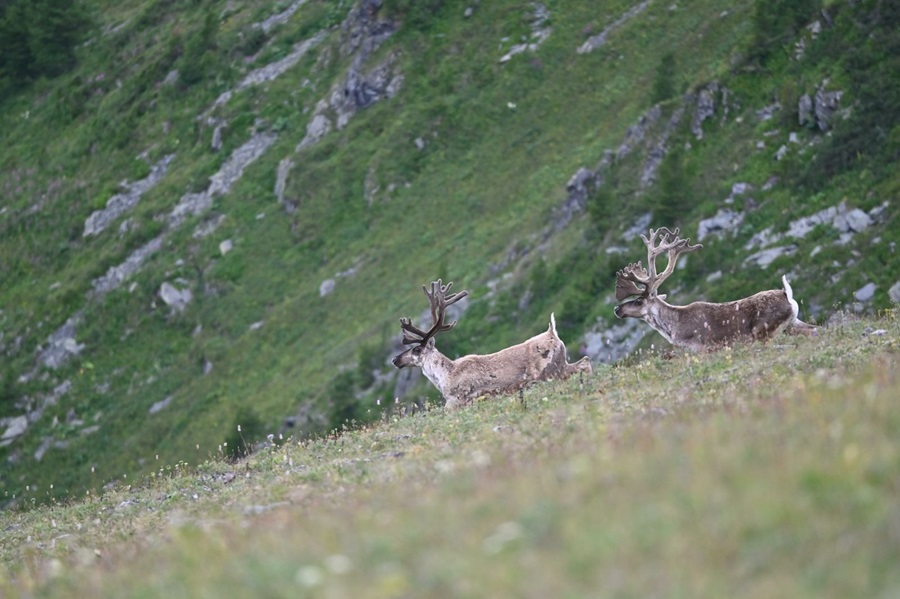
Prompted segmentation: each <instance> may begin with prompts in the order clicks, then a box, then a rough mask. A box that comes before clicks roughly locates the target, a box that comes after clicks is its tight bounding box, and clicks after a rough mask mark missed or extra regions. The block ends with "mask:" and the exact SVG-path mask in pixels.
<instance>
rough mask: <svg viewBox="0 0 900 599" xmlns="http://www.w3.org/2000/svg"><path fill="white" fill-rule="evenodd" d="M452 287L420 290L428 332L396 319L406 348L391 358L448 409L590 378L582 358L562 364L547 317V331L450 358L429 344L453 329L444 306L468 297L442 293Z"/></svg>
mask: <svg viewBox="0 0 900 599" xmlns="http://www.w3.org/2000/svg"><path fill="white" fill-rule="evenodd" d="M452 285H453V283H452V282H451V283H447V284H446V285H444V284H443V283H442V282H441V280H440V279H438V280H437V281H435V282H433V283H432V284H431V293H429V292H428V289H427V288H426V287H425V286H424V285H422V290H423V291H424V292H425V296H426V297H427V298H428V301H429V303H430V304H431V319H432V325H431V328H430V329H428V330H427V331H423V330H421V329H418V328H416V327H415V326H413V324H412V321H411V320H410V319H409V318H401V319H400V328H401V329H402V331H403V339H402V341H403V344H404V345H411V346H413V347H411V348H410V349H408V350H406V351H404V352H403V353H401V354H400V355H398V356H397V357H395V358H394V359H393V361H392V362H393V364H394V366H396V367H397V368H404V367H406V366H418V367H419V368H421V369H422V372H423V373H424V374H425V376H426V377H427V378H428V380H429V381H431V383H432V384H433V385H434V386H435V387H437V389H438V391H440V392H441V395H442V396H443V397H444V399H445V400H446V402H447V403H446V405H447V407H448V408H456V407H459V406H463V405H466V404H468V403H470V402H471V401H472V400H473V399H475V398H477V397H480V396H483V395H497V394H502V393H511V392H513V391H516V390H519V389H522V388H523V387H525V386H526V385H528V384H529V383H531V382H535V381H549V380H553V379H565V378H568V377H570V376H571V375H573V374H574V373H576V372H578V373H582V374H584V373H586V374H588V375H590V374H591V362H590V359H589V358H587V357H584V358H582V359H581V360H579V361H578V362H575V363H574V364H569V363H568V362H567V360H566V346H565V344H564V343H563V342H562V340H561V339H560V338H559V335H558V334H557V333H556V319H555V318H554V317H553V314H551V315H550V328H549V329H548V330H547V331H546V332H544V333H541V334H540V335H536V336H535V337H532V338H531V339H529V340H528V341H525V342H524V343H520V344H518V345H514V346H512V347H508V348H506V349H503V350H501V351H498V352H496V353H493V354H488V355H484V356H482V355H469V356H463V357H461V358H457V359H456V360H451V359H450V358H448V357H447V356H445V355H444V354H442V353H441V352H439V351H438V350H437V349H435V346H434V338H435V335H437V334H438V333H442V332H444V331H449V330H450V329H452V328H453V327H454V326H456V321H455V320H454V321H453V322H451V323H450V324H445V323H444V316H445V314H446V310H447V306H450V305H451V304H454V303H456V302H458V301H459V300H461V299H462V298H464V297H465V296H467V295H468V294H469V292H468V291H460V292H458V293H451V294H450V295H447V292H448V291H449V290H450V287H451V286H452Z"/></svg>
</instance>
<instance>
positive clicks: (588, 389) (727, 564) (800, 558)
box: [0, 313, 900, 597]
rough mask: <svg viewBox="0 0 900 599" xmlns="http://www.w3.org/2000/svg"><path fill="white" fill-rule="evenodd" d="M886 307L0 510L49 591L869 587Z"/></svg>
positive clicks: (889, 486)
mask: <svg viewBox="0 0 900 599" xmlns="http://www.w3.org/2000/svg"><path fill="white" fill-rule="evenodd" d="M898 339H900V320H898V318H897V315H896V313H890V314H887V315H885V316H884V317H883V318H881V319H877V320H853V319H850V320H845V321H844V323H843V324H841V325H837V326H833V327H830V328H827V329H823V330H822V331H821V334H820V335H819V336H818V337H811V338H806V337H783V338H780V339H778V340H777V341H776V342H773V343H769V344H756V345H746V346H738V347H734V348H732V349H727V350H724V351H721V352H718V353H714V354H708V355H693V354H684V353H680V352H675V353H674V354H672V355H662V354H659V353H655V352H648V353H644V354H643V355H642V356H639V357H636V358H635V359H632V360H630V361H629V363H628V364H620V365H616V366H612V367H609V366H602V365H601V366H600V367H599V368H597V370H596V371H595V374H594V376H593V377H591V378H589V379H586V380H585V381H584V384H583V385H582V384H581V383H580V382H579V381H578V380H575V379H572V380H569V381H566V382H562V383H542V384H538V385H535V386H533V387H531V388H530V389H528V390H527V391H526V392H525V393H524V395H523V398H522V399H520V398H519V397H518V396H512V397H500V398H494V399H491V400H487V401H479V402H476V403H475V404H474V405H472V406H469V407H468V408H465V409H460V410H456V411H445V410H443V409H432V410H429V411H428V412H426V413H424V414H417V415H414V416H411V417H405V418H398V417H395V416H391V417H386V418H384V419H383V420H382V421H381V422H378V423H375V424H372V425H369V426H367V427H365V428H362V429H357V430H353V431H347V432H344V433H343V434H341V435H329V436H328V437H325V438H320V439H316V440H312V441H298V440H297V439H285V440H284V441H283V442H281V441H278V444H277V445H273V446H270V447H268V448H266V449H263V450H261V451H259V452H257V453H256V454H254V455H252V456H251V457H249V458H248V459H246V460H243V461H240V462H237V463H232V462H229V461H225V460H222V459H219V458H216V457H212V458H209V459H207V460H206V461H204V462H203V463H202V464H200V465H199V466H197V467H190V466H187V465H185V464H184V463H177V464H174V465H166V464H164V463H163V462H162V461H157V460H156V459H155V458H154V456H153V455H148V456H147V459H148V461H149V462H150V464H151V474H150V475H148V476H147V477H145V478H144V479H141V480H137V481H135V480H133V479H132V478H131V477H129V478H124V477H123V478H120V479H119V480H118V481H116V485H115V487H114V488H112V489H110V490H108V491H107V492H105V493H104V494H103V495H102V496H98V495H96V494H94V493H91V494H89V495H88V496H87V497H84V498H74V499H72V500H70V501H67V502H64V503H53V504H52V505H48V506H41V507H37V508H35V509H32V510H19V509H17V510H7V511H6V512H3V513H0V527H2V529H3V530H4V535H3V537H2V538H0V563H2V564H3V566H0V592H2V593H3V594H4V596H17V595H30V596H41V597H71V596H91V597H123V596H140V597H157V596H165V597H173V596H175V597H196V596H207V595H209V596H211V595H216V596H220V597H241V596H246V593H247V592H248V590H251V589H252V592H253V593H255V594H258V595H264V596H287V595H297V594H299V595H301V596H325V597H332V596H339V597H345V596H367V597H406V596H417V597H438V596H479V597H481V596H531V595H537V596H542V597H546V596H556V597H562V596H568V597H582V596H591V597H593V596H647V595H651V594H663V595H667V596H691V597H698V596H703V597H721V596H728V597H772V596H791V597H859V596H870V597H871V596H876V597H877V596H883V595H885V594H889V593H890V591H891V590H892V589H895V588H896V587H897V585H898V584H900V572H898V570H897V567H896V564H897V563H898V561H900V540H898V538H897V535H896V524H897V518H898V507H897V492H898V489H897V485H898V473H900V444H898V439H900V411H898V409H897V401H896V398H897V397H898V394H900V376H898V373H900V370H898V368H897V366H898V363H897V359H898V350H900V345H898Z"/></svg>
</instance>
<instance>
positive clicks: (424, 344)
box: [391, 279, 469, 368]
mask: <svg viewBox="0 0 900 599" xmlns="http://www.w3.org/2000/svg"><path fill="white" fill-rule="evenodd" d="M452 286H453V283H452V282H450V283H447V284H446V285H444V284H442V282H441V280H440V279H438V280H437V281H434V282H433V283H432V284H431V293H428V288H427V287H425V285H422V291H424V292H425V297H427V298H428V302H429V303H430V304H431V320H432V325H431V328H430V329H428V330H427V331H423V330H421V329H419V328H416V327H415V326H413V324H412V321H411V320H410V319H409V318H401V319H400V328H401V329H402V330H403V345H412V346H413V347H411V348H410V349H408V350H406V351H404V352H403V353H401V354H400V355H398V356H397V357H395V358H394V359H393V360H391V362H392V363H393V364H394V366H396V367H397V368H404V367H406V366H419V367H421V366H422V364H423V363H424V361H425V359H426V358H427V356H428V355H430V354H431V353H432V352H434V351H435V349H434V337H435V335H437V334H438V333H441V332H443V331H449V330H450V329H452V328H453V327H454V326H456V321H455V320H454V321H453V322H451V323H450V324H444V315H445V314H446V310H447V306H449V305H451V304H454V303H456V302H458V301H459V300H461V299H462V298H464V297H466V296H467V295H469V292H468V291H460V292H458V293H451V294H450V295H447V292H448V291H449V290H450V288H451V287H452Z"/></svg>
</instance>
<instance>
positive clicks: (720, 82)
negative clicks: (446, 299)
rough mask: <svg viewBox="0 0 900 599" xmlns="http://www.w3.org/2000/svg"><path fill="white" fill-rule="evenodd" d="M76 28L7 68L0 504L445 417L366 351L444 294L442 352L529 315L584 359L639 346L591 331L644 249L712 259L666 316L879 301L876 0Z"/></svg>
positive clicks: (171, 8)
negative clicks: (654, 239) (451, 302)
mask: <svg viewBox="0 0 900 599" xmlns="http://www.w3.org/2000/svg"><path fill="white" fill-rule="evenodd" d="M16 4H17V3H11V4H10V6H13V5H16ZM35 6H37V5H35ZM83 6H84V7H85V8H86V10H85V11H82V13H79V15H78V18H79V19H84V21H83V22H84V23H90V25H83V27H84V29H83V33H84V35H83V41H82V42H80V43H79V45H77V46H76V47H74V53H73V56H72V57H71V59H70V60H69V61H68V62H66V66H65V69H62V70H61V72H53V71H41V72H39V73H37V74H32V76H30V77H25V76H24V75H21V76H19V78H17V79H13V78H12V77H13V74H15V73H13V72H12V71H8V70H7V71H4V70H2V69H0V78H2V82H3V85H2V87H0V91H2V93H3V108H4V109H3V111H2V114H0V128H2V130H3V131H4V141H5V144H4V147H3V148H0V166H2V181H0V190H2V191H0V193H2V199H0V202H2V205H0V270H2V273H3V282H2V290H0V306H2V308H0V309H2V313H0V351H2V355H3V372H2V386H0V389H2V391H0V393H2V395H0V424H2V426H0V434H2V444H3V447H2V448H0V452H2V453H0V457H2V459H3V464H4V466H3V470H2V473H0V477H2V478H0V484H2V486H3V488H4V490H5V492H6V494H7V495H6V496H7V498H9V499H11V498H13V497H15V498H17V499H19V498H23V497H29V498H30V497H35V498H38V499H42V500H43V499H47V498H50V497H56V496H65V495H70V494H81V493H83V492H84V490H85V489H88V488H99V487H102V486H103V485H105V484H107V483H108V482H109V481H112V480H118V479H121V478H122V477H123V476H130V477H134V476H135V475H138V474H140V473H146V472H148V471H150V470H153V469H154V468H155V463H156V460H157V459H159V460H160V461H162V462H163V463H175V462H179V461H182V460H183V461H187V462H190V463H194V462H197V461H202V460H204V459H205V458H207V457H208V456H209V455H211V454H213V455H214V454H217V453H219V452H221V453H228V454H231V453H234V452H240V451H242V450H243V445H244V443H245V442H253V441H255V440H257V439H262V438H264V437H265V436H266V434H269V433H272V434H277V433H279V432H282V433H284V434H286V435H295V436H298V437H301V436H304V435H308V434H317V433H321V432H323V431H327V430H330V429H332V428H335V427H340V426H342V425H343V423H344V422H346V421H347V420H369V419H375V418H378V417H379V416H380V414H381V410H382V407H383V406H385V405H391V404H393V402H394V398H395V397H396V396H398V395H400V390H403V391H404V401H409V400H410V399H411V398H415V397H421V396H428V397H431V398H434V397H435V393H434V391H433V390H431V389H430V388H429V387H428V386H427V385H425V384H424V383H422V382H421V381H419V382H416V381H415V380H412V381H410V380H407V379H406V377H404V378H402V379H397V377H396V373H395V372H394V371H392V370H391V369H390V367H389V366H388V364H387V359H388V358H389V357H390V356H391V352H392V351H394V349H395V348H394V345H395V344H396V337H397V335H398V333H399V329H398V326H397V318H398V317H400V316H416V315H418V314H419V313H420V312H421V311H422V310H423V308H425V306H424V305H423V302H424V300H423V298H422V296H421V294H420V293H421V292H420V291H419V286H420V285H421V284H422V283H426V282H427V281H430V280H432V279H433V278H436V277H438V276H440V277H443V278H444V279H445V280H454V281H456V283H457V285H459V286H460V287H465V288H468V289H470V290H471V292H472V293H471V300H470V301H469V302H468V304H467V310H466V312H465V314H464V315H463V316H462V317H461V319H460V324H459V326H458V328H457V329H456V330H454V331H453V332H452V334H448V335H446V337H447V338H446V339H441V340H440V343H441V348H442V349H444V350H445V351H446V352H448V353H450V354H454V353H466V352H472V351H477V352H488V351H494V350H496V349H499V348H500V347H502V346H504V345H506V344H509V343H513V342H517V341H520V340H522V339H524V338H525V337H528V336H530V335H532V334H534V333H536V332H538V331H540V330H542V329H543V328H544V327H546V323H547V319H548V317H549V313H550V312H551V311H554V312H555V313H556V315H557V319H558V321H559V324H560V329H561V331H562V333H563V338H564V339H565V340H566V341H567V342H568V345H569V348H570V351H573V352H574V350H575V348H578V347H582V348H583V349H584V351H586V352H587V353H589V354H590V355H592V356H593V357H594V358H595V359H597V360H612V359H616V358H619V357H621V356H623V355H625V354H627V353H628V352H629V351H631V350H632V349H633V348H634V347H635V346H639V345H640V344H643V345H644V346H649V345H650V344H657V343H659V342H660V340H659V339H658V338H655V339H654V338H653V337H650V336H647V337H645V338H644V333H645V332H646V330H645V329H644V328H642V325H638V324H635V323H625V324H622V323H620V322H619V323H617V322H615V321H614V319H613V317H612V305H613V302H612V289H613V285H614V280H613V273H614V272H615V270H616V269H618V268H621V267H622V266H623V265H625V264H627V263H628V262H632V261H634V260H637V259H640V258H642V257H643V255H644V251H643V248H642V245H641V244H640V241H639V240H638V238H637V235H638V233H639V232H641V231H642V230H643V229H645V228H646V227H647V226H651V225H652V226H657V225H675V224H678V225H681V226H682V227H683V230H684V231H686V232H687V233H688V234H690V235H692V236H694V237H695V238H702V241H703V243H704V245H705V246H706V247H705V249H704V250H703V251H702V252H700V253H698V254H696V255H693V256H691V259H690V260H689V261H688V263H687V264H686V267H685V268H682V269H680V270H679V271H678V272H677V273H676V275H675V276H674V277H673V279H672V282H671V283H670V285H671V286H672V289H670V290H668V291H669V294H670V299H672V300H675V301H677V302H687V301H690V300H691V299H694V298H697V297H705V298H708V299H713V300H726V299H733V298H734V297H735V296H738V295H741V294H748V293H751V292H753V291H757V290H760V289H764V288H771V287H774V286H776V285H777V284H778V281H779V279H780V276H781V274H782V273H785V272H788V273H789V275H790V276H791V280H792V283H793V285H794V290H795V293H796V294H797V296H798V297H800V298H801V299H802V300H803V310H804V316H805V317H807V318H815V319H818V320H820V321H824V320H826V319H827V318H828V316H829V314H830V313H832V312H833V311H834V310H835V308H836V307H843V308H846V309H848V310H852V311H859V312H873V311H876V310H879V309H883V308H886V307H888V306H889V305H890V302H891V300H890V299H889V294H888V291H889V290H890V289H892V288H893V289H894V292H893V293H894V294H895V298H896V294H897V287H896V283H897V282H898V280H900V267H898V261H897V260H896V243H897V240H898V239H897V237H898V235H900V233H898V232H900V227H898V226H897V216H896V215H897V210H896V204H897V202H896V194H897V189H898V177H897V175H896V173H895V171H896V168H895V167H896V160H897V157H898V148H900V142H898V140H900V134H898V131H900V129H898V114H897V113H898V106H900V102H898V85H900V84H898V82H897V81H896V79H897V78H896V77H895V76H893V74H894V73H896V72H897V68H898V64H897V61H898V56H900V51H898V48H897V44H898V40H897V39H896V38H897V36H896V28H897V23H898V19H900V16H898V14H897V9H896V8H895V7H893V5H892V4H891V3H881V2H877V1H874V0H871V1H868V2H854V3H847V2H826V3H821V2H812V1H810V2H802V3H796V2H788V1H787V0H785V1H783V2H777V3H775V4H774V5H772V6H769V5H767V6H766V7H764V8H758V7H757V6H755V5H753V4H750V3H740V2H734V1H730V0H717V1H714V0H701V1H698V2H694V3H691V4H690V5H689V6H687V5H685V6H682V5H679V4H677V3H675V4H672V3H661V2H653V1H651V0H647V1H644V2H639V3H635V2H625V1H622V2H619V1H608V2H607V1H604V2H571V3H565V4H563V3H557V2H546V3H533V2H518V1H499V2H478V3H471V4H470V3H464V2H455V1H451V0H445V1H443V2H442V1H440V0H433V1H431V2H425V3H422V2H411V1H404V0H393V1H391V0H384V1H383V2H382V1H381V0H362V1H361V2H357V3H351V2H348V1H345V0H328V1H326V0H320V1H317V0H295V1H293V2H270V1H258V2H241V3H234V2H225V1H222V2H216V1H206V2H189V1H177V0H175V1H173V0H157V1H156V2H150V3H148V2H136V1H133V2H129V1H126V2H117V3H112V2H103V1H101V0H94V1H92V2H85V3H84V5H83ZM760 6H762V5H760ZM11 11H12V9H11V8H10V9H9V10H8V11H7V14H6V15H5V16H4V19H5V21H4V22H5V23H7V24H8V23H9V22H10V19H11V18H12V17H11V14H12V12H11ZM23 18H24V17H23ZM81 22H82V21H79V23H81ZM6 30H9V29H5V31H6ZM7 42H8V40H7V41H5V42H4V43H7ZM39 56H43V55H39ZM47 60H49V59H47ZM11 73H12V74H11ZM895 301H896V299H895ZM642 338H643V340H642ZM398 385H399V387H400V388H398ZM238 425H240V427H241V434H239V433H238Z"/></svg>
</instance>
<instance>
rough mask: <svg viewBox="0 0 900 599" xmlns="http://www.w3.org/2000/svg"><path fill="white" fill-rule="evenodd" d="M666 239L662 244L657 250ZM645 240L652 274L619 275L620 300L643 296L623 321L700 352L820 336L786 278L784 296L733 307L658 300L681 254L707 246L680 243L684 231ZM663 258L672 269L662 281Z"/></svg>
mask: <svg viewBox="0 0 900 599" xmlns="http://www.w3.org/2000/svg"><path fill="white" fill-rule="evenodd" d="M660 233H662V238H661V239H660V242H659V245H655V242H656V239H657V236H658V234H660ZM641 239H643V240H644V244H645V245H646V246H647V267H648V270H644V268H643V267H642V266H641V263H640V262H637V263H634V264H631V265H629V266H628V267H626V268H624V269H623V270H620V271H619V272H618V273H617V277H616V299H617V300H619V301H621V300H623V299H626V298H628V297H631V296H634V295H637V296H638V297H637V298H636V299H632V300H630V301H627V302H625V303H622V304H619V305H618V306H616V310H615V312H616V316H618V317H619V318H629V317H630V318H640V319H641V320H643V321H644V322H646V323H647V324H649V325H650V326H651V327H653V328H654V329H656V330H657V331H659V333H660V334H661V335H662V336H663V337H665V338H666V340H667V341H668V342H669V343H672V344H673V345H678V346H680V347H685V348H687V349H691V350H695V351H700V350H707V349H715V348H717V347H721V346H723V345H726V344H728V343H732V342H734V341H736V340H741V339H745V340H761V339H768V338H770V337H772V336H774V335H776V334H777V333H779V332H780V331H782V330H784V329H785V328H788V327H790V329H791V331H792V332H796V333H802V334H814V332H815V330H816V327H814V326H812V325H809V324H807V323H805V322H803V321H801V320H800V319H799V318H798V315H799V313H800V307H799V306H798V305H797V301H796V300H795V299H794V292H793V290H792V289H791V285H790V283H788V280H787V276H783V277H782V278H781V280H782V283H783V284H784V290H781V289H773V290H771V291H760V292H759V293H757V294H755V295H751V296H750V297H747V298H744V299H740V300H736V301H733V302H727V303H724V304H715V303H710V302H694V303H693V304H688V305H687V306H673V305H671V304H668V303H666V301H665V297H666V296H665V295H658V294H657V290H658V288H659V285H660V283H662V282H663V281H664V280H665V279H666V278H667V277H668V276H669V275H670V274H672V272H673V271H674V270H675V262H676V260H677V259H678V256H679V255H680V254H682V253H684V252H690V251H693V250H696V249H699V248H701V247H703V246H702V245H699V244H698V245H693V246H692V245H689V243H690V242H689V240H688V239H681V238H679V237H678V229H675V231H670V230H669V229H667V228H665V227H663V228H661V229H658V230H656V231H654V230H653V229H650V236H649V237H645V236H643V235H641ZM663 252H667V253H668V255H669V263H668V265H667V266H666V270H665V271H664V272H663V273H662V275H659V276H657V275H656V257H657V256H658V255H659V254H661V253H663Z"/></svg>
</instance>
